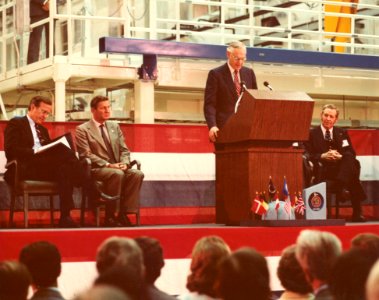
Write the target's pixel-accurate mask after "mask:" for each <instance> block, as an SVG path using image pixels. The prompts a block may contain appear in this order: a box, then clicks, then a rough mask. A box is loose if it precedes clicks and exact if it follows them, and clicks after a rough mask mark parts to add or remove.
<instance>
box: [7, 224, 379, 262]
mask: <svg viewBox="0 0 379 300" xmlns="http://www.w3.org/2000/svg"><path fill="white" fill-rule="evenodd" d="M305 228H306V227H225V226H214V225H213V226H212V225H211V226H203V227H199V226H197V227H176V228H175V227H171V228H168V227H156V228H146V227H145V228H143V227H140V228H132V229H89V230H32V229H29V230H19V231H2V232H0V244H1V248H0V260H6V259H17V258H18V254H19V253H20V250H21V249H22V248H23V247H24V246H25V245H27V244H29V243H31V242H35V241H40V240H46V241H50V242H52V243H54V244H55V245H57V247H58V249H59V250H60V252H61V255H62V260H63V261H64V262H80V261H94V260H95V258H96V250H97V248H98V247H99V245H100V244H101V243H102V242H103V241H104V240H105V239H106V238H108V237H110V236H125V237H129V238H134V237H138V236H150V237H153V238H156V239H158V240H159V241H160V242H161V244H162V247H163V251H164V257H165V258H166V259H170V258H171V259H172V258H189V257H190V255H191V251H192V248H193V246H194V244H195V243H196V241H197V240H198V239H200V238H201V237H203V236H209V235H218V236H220V237H222V238H223V239H224V240H225V242H226V243H227V244H228V245H229V246H230V248H231V249H232V250H235V249H238V248H240V247H244V246H250V247H253V248H255V249H257V251H259V252H261V253H262V254H263V255H265V256H278V255H280V253H281V251H282V250H283V249H284V248H285V247H287V246H289V245H291V244H293V243H295V241H296V238H297V236H298V234H299V233H300V231H301V230H303V229H305ZM312 229H316V230H317V229H318V230H322V231H329V232H332V233H334V234H336V235H337V236H338V237H339V238H340V239H341V241H342V244H343V248H344V249H348V248H349V246H350V241H351V239H352V238H353V237H354V236H356V235H357V234H359V233H362V232H378V225H361V226H334V227H331V226H323V227H312Z"/></svg>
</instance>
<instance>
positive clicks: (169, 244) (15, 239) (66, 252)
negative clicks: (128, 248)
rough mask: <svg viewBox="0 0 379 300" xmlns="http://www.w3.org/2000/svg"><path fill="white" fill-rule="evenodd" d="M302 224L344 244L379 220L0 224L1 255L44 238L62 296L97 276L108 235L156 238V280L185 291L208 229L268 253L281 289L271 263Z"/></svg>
mask: <svg viewBox="0 0 379 300" xmlns="http://www.w3.org/2000/svg"><path fill="white" fill-rule="evenodd" d="M305 228H312V229H318V230H322V231H329V232H332V233H334V234H336V235H337V236H338V237H339V238H340V239H341V241H342V244H343V248H344V249H348V248H349V246H350V241H351V239H352V238H353V237H354V236H356V235H357V234H359V233H363V232H372V233H376V234H379V222H368V223H359V224H358V223H346V224H345V225H343V226H320V225H318V226H301V227H292V226H291V227H287V226H284V227H262V226H225V225H216V224H196V225H170V226H140V227H132V228H112V229H105V228H81V229H70V230H69V229H57V228H54V229H48V228H46V229H36V228H31V229H2V230H0V245H1V246H0V260H5V259H17V257H18V253H19V252H20V250H21V249H22V247H23V246H24V245H26V244H28V243H31V242H33V241H39V240H47V241H50V242H52V243H54V244H56V245H57V246H58V248H59V250H60V252H61V254H62V260H63V270H62V275H61V276H60V278H59V287H60V289H61V290H62V292H63V294H64V296H65V297H66V298H68V299H71V298H72V297H73V295H74V294H76V293H77V292H79V291H82V290H83V289H85V288H86V287H89V286H90V285H91V284H92V282H93V279H94V278H95V277H96V269H95V264H94V261H95V256H96V249H97V248H98V246H99V245H100V244H101V243H102V242H103V241H104V240H105V239H106V238H108V237H110V236H125V237H131V238H134V237H138V236H150V237H154V238H157V239H158V240H159V241H160V242H161V244H162V247H163V250H164V257H165V263H166V265H165V267H164V269H163V271H162V275H161V277H160V278H159V279H158V282H157V285H158V286H159V287H160V288H161V289H163V290H165V291H167V292H168V293H170V294H173V295H177V294H181V293H184V292H185V291H186V289H185V283H186V276H187V273H188V270H189V264H190V255H191V251H192V247H193V245H194V244H195V242H196V241H197V240H198V239H199V238H201V237H203V236H207V235H218V236H220V237H222V238H223V239H224V240H225V241H226V242H227V243H228V244H229V246H230V247H231V249H232V250H235V249H238V248H240V247H243V246H250V247H253V248H255V249H257V250H258V251H260V252H261V253H262V254H264V255H265V256H266V257H267V260H268V262H269V266H270V272H271V287H272V289H273V290H280V289H281V286H280V283H279V282H278V280H277V278H276V266H277V263H278V260H279V256H280V253H281V251H282V250H283V249H284V248H285V247H286V246H288V245H291V244H293V243H295V241H296V238H297V236H298V234H299V232H300V231H301V230H303V229H305Z"/></svg>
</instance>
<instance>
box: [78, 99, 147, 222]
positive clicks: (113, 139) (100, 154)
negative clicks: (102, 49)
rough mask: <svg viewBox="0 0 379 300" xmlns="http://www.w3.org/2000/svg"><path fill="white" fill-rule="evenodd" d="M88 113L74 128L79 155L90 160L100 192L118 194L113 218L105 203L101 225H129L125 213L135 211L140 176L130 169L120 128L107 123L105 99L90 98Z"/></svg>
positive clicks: (113, 209) (113, 207) (111, 208)
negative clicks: (102, 184) (85, 119)
mask: <svg viewBox="0 0 379 300" xmlns="http://www.w3.org/2000/svg"><path fill="white" fill-rule="evenodd" d="M91 112H92V119H91V120H90V121H88V122H86V123H84V124H82V125H80V126H78V127H77V128H76V145H77V148H78V152H79V155H80V157H86V158H89V159H90V160H91V163H92V170H91V171H92V176H93V178H94V179H95V180H98V181H102V182H103V183H104V186H105V191H104V193H106V194H108V195H110V196H119V195H121V200H122V201H121V203H120V211H119V214H118V216H117V217H116V216H115V210H116V207H115V204H114V203H112V202H108V203H107V204H106V211H105V226H107V227H114V226H130V225H131V223H130V221H129V219H128V217H127V216H126V213H127V212H129V213H130V212H135V211H136V210H137V209H138V201H139V190H140V187H141V184H142V180H143V177H144V174H143V173H142V172H141V171H139V170H134V169H130V165H129V164H130V152H129V149H128V147H127V146H126V144H125V140H124V136H123V134H122V132H121V129H120V126H119V125H118V124H117V123H116V122H111V121H108V119H109V118H110V114H111V108H110V103H109V99H108V98H107V97H104V96H96V97H95V98H93V99H92V101H91Z"/></svg>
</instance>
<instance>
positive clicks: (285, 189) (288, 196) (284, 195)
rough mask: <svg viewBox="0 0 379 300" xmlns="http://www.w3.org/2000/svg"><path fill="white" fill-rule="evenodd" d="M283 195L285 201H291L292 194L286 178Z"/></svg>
mask: <svg viewBox="0 0 379 300" xmlns="http://www.w3.org/2000/svg"><path fill="white" fill-rule="evenodd" d="M282 193H283V201H286V200H287V199H288V200H289V199H290V194H289V192H288V186H287V180H286V177H284V183H283V190H282Z"/></svg>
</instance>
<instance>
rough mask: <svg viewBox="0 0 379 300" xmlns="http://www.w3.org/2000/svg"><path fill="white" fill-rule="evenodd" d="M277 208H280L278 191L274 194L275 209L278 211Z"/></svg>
mask: <svg viewBox="0 0 379 300" xmlns="http://www.w3.org/2000/svg"><path fill="white" fill-rule="evenodd" d="M279 208H280V202H279V192H276V194H275V210H276V211H278V210H279Z"/></svg>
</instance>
